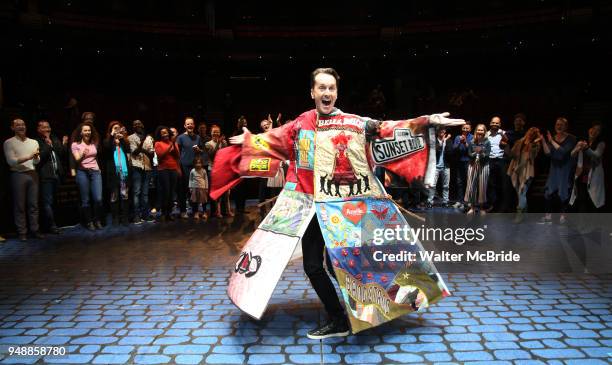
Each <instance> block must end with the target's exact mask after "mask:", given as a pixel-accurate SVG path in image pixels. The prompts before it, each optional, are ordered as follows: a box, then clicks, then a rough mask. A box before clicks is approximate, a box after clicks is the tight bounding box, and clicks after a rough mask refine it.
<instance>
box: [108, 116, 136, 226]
mask: <svg viewBox="0 0 612 365" xmlns="http://www.w3.org/2000/svg"><path fill="white" fill-rule="evenodd" d="M129 155H130V147H129V142H128V139H127V130H126V129H125V126H123V124H122V123H121V122H119V121H116V120H115V121H112V122H110V124H109V125H108V129H107V131H106V139H105V140H104V157H105V158H104V160H105V162H106V184H107V189H108V192H109V198H110V206H111V216H112V222H113V225H117V224H123V225H126V226H127V225H128V223H129V222H128V214H129V208H130V204H129V201H128V199H129V191H128V190H129V189H128V187H129V171H130V168H129V165H128V160H129Z"/></svg>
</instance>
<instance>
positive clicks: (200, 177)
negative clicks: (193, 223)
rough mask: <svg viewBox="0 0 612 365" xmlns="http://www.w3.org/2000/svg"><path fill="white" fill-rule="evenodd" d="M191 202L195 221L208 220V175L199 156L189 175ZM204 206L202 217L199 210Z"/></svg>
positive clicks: (194, 161)
mask: <svg viewBox="0 0 612 365" xmlns="http://www.w3.org/2000/svg"><path fill="white" fill-rule="evenodd" d="M189 194H190V197H189V201H190V202H191V210H192V211H193V219H195V220H199V219H200V218H202V219H206V218H208V216H207V215H206V202H207V201H208V174H207V172H206V170H205V169H204V162H203V161H202V158H201V157H199V156H197V157H196V158H195V159H194V160H193V169H191V172H190V173H189ZM200 204H202V206H203V208H204V212H203V213H202V214H201V215H200V212H199V208H200Z"/></svg>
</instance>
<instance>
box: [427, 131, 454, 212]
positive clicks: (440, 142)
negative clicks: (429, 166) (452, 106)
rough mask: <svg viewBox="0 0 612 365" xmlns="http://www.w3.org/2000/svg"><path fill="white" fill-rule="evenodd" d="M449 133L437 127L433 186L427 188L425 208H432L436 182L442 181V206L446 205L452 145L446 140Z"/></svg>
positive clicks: (448, 137)
mask: <svg viewBox="0 0 612 365" xmlns="http://www.w3.org/2000/svg"><path fill="white" fill-rule="evenodd" d="M450 138H451V135H450V134H448V133H446V128H444V127H438V131H437V136H436V174H435V175H434V183H433V186H432V187H430V188H429V196H428V198H427V208H432V207H433V203H434V197H435V195H436V189H437V186H438V182H439V181H442V206H444V207H446V206H448V191H449V187H450V162H451V155H452V151H453V145H452V144H451V143H450V142H448V140H449V139H450Z"/></svg>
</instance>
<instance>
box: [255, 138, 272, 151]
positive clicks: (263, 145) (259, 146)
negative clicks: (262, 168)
mask: <svg viewBox="0 0 612 365" xmlns="http://www.w3.org/2000/svg"><path fill="white" fill-rule="evenodd" d="M251 141H252V143H253V147H255V149H256V150H269V149H270V145H269V144H268V142H266V140H265V139H264V138H263V137H262V136H253V139H252V140H251Z"/></svg>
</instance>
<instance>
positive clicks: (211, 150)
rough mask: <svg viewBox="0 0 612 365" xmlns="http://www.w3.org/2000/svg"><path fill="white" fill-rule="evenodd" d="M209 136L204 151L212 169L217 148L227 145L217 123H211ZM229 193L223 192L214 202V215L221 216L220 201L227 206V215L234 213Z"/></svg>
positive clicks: (231, 215)
mask: <svg viewBox="0 0 612 365" xmlns="http://www.w3.org/2000/svg"><path fill="white" fill-rule="evenodd" d="M210 136H211V140H210V141H208V142H206V151H208V158H209V161H210V165H208V168H209V170H210V171H212V168H213V164H214V161H215V155H216V154H217V151H218V150H220V149H221V148H223V147H227V141H226V139H225V136H223V135H222V134H221V128H219V126H218V125H213V126H212V127H211V128H210ZM229 194H230V191H228V192H227V193H225V194H223V195H222V196H221V197H219V199H217V201H216V202H215V217H217V218H223V214H222V213H221V202H222V201H223V202H224V203H225V204H226V206H227V215H229V216H230V217H233V216H234V213H232V209H231V206H230V202H229Z"/></svg>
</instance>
